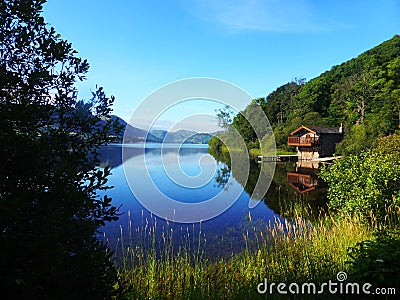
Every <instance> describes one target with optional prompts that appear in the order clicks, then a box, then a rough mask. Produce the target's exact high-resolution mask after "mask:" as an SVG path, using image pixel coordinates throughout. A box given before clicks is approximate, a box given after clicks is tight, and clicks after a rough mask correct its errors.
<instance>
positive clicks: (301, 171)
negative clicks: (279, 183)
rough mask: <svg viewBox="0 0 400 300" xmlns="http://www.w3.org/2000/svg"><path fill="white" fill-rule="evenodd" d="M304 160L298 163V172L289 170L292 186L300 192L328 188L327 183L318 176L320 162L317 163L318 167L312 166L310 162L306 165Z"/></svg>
mask: <svg viewBox="0 0 400 300" xmlns="http://www.w3.org/2000/svg"><path fill="white" fill-rule="evenodd" d="M303 162H304V161H303ZM303 162H302V161H299V162H298V163H297V167H296V172H287V174H286V176H287V180H288V182H289V184H290V186H291V187H292V188H293V189H295V190H296V191H297V192H299V193H300V194H304V193H308V192H310V191H313V190H316V189H319V190H320V189H322V188H326V187H327V185H326V183H325V182H324V181H322V180H321V179H319V178H318V163H316V168H313V167H314V166H313V167H311V168H310V165H309V164H305V165H304V164H303Z"/></svg>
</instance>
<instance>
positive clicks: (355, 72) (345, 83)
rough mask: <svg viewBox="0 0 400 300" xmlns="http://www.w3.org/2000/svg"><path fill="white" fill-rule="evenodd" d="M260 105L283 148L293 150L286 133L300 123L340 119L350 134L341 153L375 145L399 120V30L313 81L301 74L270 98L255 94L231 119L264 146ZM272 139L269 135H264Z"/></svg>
mask: <svg viewBox="0 0 400 300" xmlns="http://www.w3.org/2000/svg"><path fill="white" fill-rule="evenodd" d="M255 106H261V108H262V109H263V111H264V113H265V115H266V116H267V117H268V119H269V122H270V124H271V126H272V129H273V132H274V136H275V142H276V147H277V148H278V149H281V150H293V149H292V148H290V147H289V146H287V137H288V136H289V134H290V132H292V131H293V130H295V129H296V128H298V127H299V126H301V125H319V126H339V125H340V124H341V123H343V125H344V126H345V129H346V130H345V132H346V135H345V138H344V140H343V141H342V142H341V143H340V144H339V145H338V146H337V153H338V154H351V153H353V154H354V153H359V152H360V151H362V150H366V149H370V148H373V147H374V146H375V145H376V141H377V138H378V137H382V136H387V135H389V134H391V133H393V132H394V131H395V130H396V129H398V128H399V126H400V36H399V35H395V36H394V37H393V38H392V39H390V40H388V41H386V42H384V43H382V44H380V45H378V46H376V47H374V48H373V49H371V50H368V51H366V52H364V53H362V54H361V55H359V56H358V57H357V58H354V59H351V60H349V61H347V62H345V63H342V64H341V65H338V66H334V67H332V69H331V70H329V71H327V72H325V73H323V74H321V75H320V76H318V77H316V78H314V79H312V80H310V81H308V82H306V80H305V79H303V78H300V79H297V78H296V79H295V80H293V81H291V82H289V83H286V84H284V85H282V86H280V87H278V88H277V89H276V90H275V91H273V92H272V93H271V94H269V95H268V96H267V97H266V98H259V99H255V100H253V101H252V102H251V103H250V104H249V105H248V106H247V107H246V109H245V110H244V111H243V112H241V113H239V114H237V115H236V116H235V117H234V118H232V122H231V123H232V125H233V127H234V128H235V129H236V130H238V131H239V133H240V134H241V136H242V137H243V139H244V141H245V142H246V145H247V146H248V148H259V147H260V144H259V140H258V139H257V136H256V135H255V133H254V130H253V128H252V126H251V125H250V122H251V123H252V124H254V123H255V124H257V122H253V121H254V120H253V119H254V118H258V117H260V116H256V115H254V114H252V111H254V107H255ZM221 115H223V114H221V113H220V116H221ZM249 121H250V122H249ZM220 137H221V136H220ZM268 142H270V141H269V137H268V136H265V137H264V138H263V140H262V141H261V143H265V144H267V143H268ZM218 145H220V142H218V139H217V138H215V139H213V140H211V142H210V146H211V147H215V146H218Z"/></svg>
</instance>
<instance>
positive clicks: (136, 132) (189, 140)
mask: <svg viewBox="0 0 400 300" xmlns="http://www.w3.org/2000/svg"><path fill="white" fill-rule="evenodd" d="M112 118H113V119H114V120H118V122H119V123H120V124H121V125H122V127H123V128H124V130H123V131H122V133H121V134H119V135H118V141H119V142H122V139H123V137H124V134H125V142H126V143H144V142H145V141H146V142H148V143H185V144H207V143H208V141H209V140H210V138H211V137H212V134H208V133H197V132H193V131H190V130H178V131H175V132H168V131H166V130H151V131H150V132H149V133H148V134H147V131H146V130H143V129H140V128H137V127H134V126H131V125H129V124H128V123H127V122H125V121H124V120H123V119H121V118H120V117H118V116H115V115H113V116H112ZM146 137H147V138H146Z"/></svg>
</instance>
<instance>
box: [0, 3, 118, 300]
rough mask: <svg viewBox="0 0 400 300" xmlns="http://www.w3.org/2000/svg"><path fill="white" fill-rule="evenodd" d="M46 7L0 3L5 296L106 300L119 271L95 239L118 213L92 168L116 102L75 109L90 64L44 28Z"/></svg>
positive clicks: (0, 225) (100, 173) (101, 172)
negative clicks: (78, 87)
mask: <svg viewBox="0 0 400 300" xmlns="http://www.w3.org/2000/svg"><path fill="white" fill-rule="evenodd" d="M45 2H46V1H45V0H12V1H11V0H1V2H0V245H1V246H0V259H1V265H0V266H1V270H0V285H1V291H0V295H1V298H2V299H8V298H12V299H39V298H40V299H81V298H85V299H104V298H110V297H111V293H112V291H113V285H114V284H115V282H116V270H115V268H114V265H113V263H112V261H111V260H110V257H111V254H110V251H109V250H108V249H107V247H106V246H105V245H103V244H102V243H101V242H99V241H98V240H97V239H96V237H95V233H96V230H97V228H98V227H99V226H101V225H103V224H105V222H106V221H110V220H114V219H116V218H117V209H116V208H115V207H113V206H112V205H111V199H110V198H109V197H107V196H103V197H100V196H98V194H97V193H98V191H99V190H106V189H107V188H109V187H107V185H106V182H107V176H108V175H109V173H110V170H109V169H99V168H97V167H96V165H97V163H98V154H97V149H98V148H99V146H101V145H104V144H107V143H108V142H110V141H111V138H112V137H111V134H110V132H111V131H113V130H114V131H113V132H115V128H118V124H115V122H114V120H113V119H112V118H110V113H111V104H112V102H113V100H114V99H113V97H111V98H108V97H106V95H105V93H104V91H103V89H102V88H99V89H97V90H96V92H94V93H93V99H91V100H90V101H86V102H83V101H78V99H77V90H76V88H75V86H74V84H75V82H76V81H77V80H83V79H85V73H86V72H87V71H88V68H89V65H88V63H87V61H86V60H83V59H81V58H79V57H77V52H76V51H75V50H73V48H72V45H71V44H70V43H68V42H67V41H65V40H63V39H61V37H60V35H58V34H56V32H55V30H54V28H51V27H49V26H48V25H47V24H46V23H45V22H44V19H43V17H42V16H41V12H42V7H43V4H44V3H45Z"/></svg>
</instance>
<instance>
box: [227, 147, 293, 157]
mask: <svg viewBox="0 0 400 300" xmlns="http://www.w3.org/2000/svg"><path fill="white" fill-rule="evenodd" d="M221 151H222V152H229V151H233V152H235V151H237V152H241V151H242V150H241V149H239V148H230V149H229V150H228V149H227V148H226V147H222V148H221ZM248 151H249V155H250V156H260V155H263V154H262V153H261V149H249V150H248ZM295 154H296V152H292V151H285V150H279V149H276V152H274V153H264V155H295Z"/></svg>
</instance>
